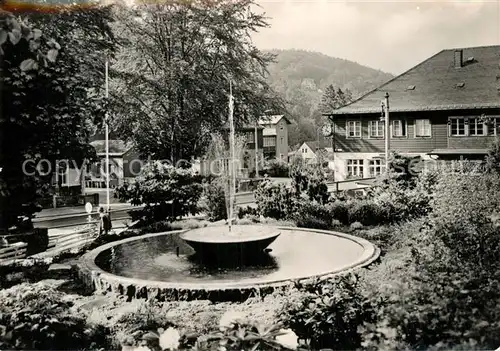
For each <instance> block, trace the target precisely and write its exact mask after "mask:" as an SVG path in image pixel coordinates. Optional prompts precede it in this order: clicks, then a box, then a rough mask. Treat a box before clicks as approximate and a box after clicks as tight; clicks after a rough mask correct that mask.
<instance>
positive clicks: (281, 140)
mask: <svg viewBox="0 0 500 351" xmlns="http://www.w3.org/2000/svg"><path fill="white" fill-rule="evenodd" d="M280 144H281V145H283V137H281V138H280Z"/></svg>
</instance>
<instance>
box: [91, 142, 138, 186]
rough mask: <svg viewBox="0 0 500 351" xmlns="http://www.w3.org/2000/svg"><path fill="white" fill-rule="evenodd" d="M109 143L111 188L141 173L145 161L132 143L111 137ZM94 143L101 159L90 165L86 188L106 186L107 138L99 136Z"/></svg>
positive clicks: (92, 143)
mask: <svg viewBox="0 0 500 351" xmlns="http://www.w3.org/2000/svg"><path fill="white" fill-rule="evenodd" d="M108 143H109V174H110V177H109V179H110V181H109V183H110V188H115V187H117V186H119V185H122V184H123V183H124V182H125V181H128V180H131V179H133V178H135V177H136V176H137V175H139V173H140V171H141V168H142V164H143V161H142V160H141V158H140V155H139V153H138V152H137V150H136V149H135V148H134V147H133V145H132V143H127V142H124V141H123V140H119V139H110V140H109V141H108ZM90 145H92V146H93V147H94V148H95V150H96V153H97V157H98V158H99V161H98V162H96V163H94V164H91V165H88V167H87V171H86V175H85V187H86V188H106V144H105V140H102V139H101V138H97V139H95V140H93V141H92V142H91V143H90Z"/></svg>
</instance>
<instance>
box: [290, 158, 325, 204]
mask: <svg viewBox="0 0 500 351" xmlns="http://www.w3.org/2000/svg"><path fill="white" fill-rule="evenodd" d="M290 177H291V178H292V188H293V189H294V194H295V197H297V198H300V197H301V196H302V194H306V195H307V196H308V198H309V200H311V201H313V200H314V201H317V202H319V203H322V204H326V203H328V201H329V199H330V193H329V192H328V186H327V185H326V175H325V173H324V172H323V170H322V169H320V168H319V167H313V166H307V165H303V164H302V163H299V164H294V165H293V166H292V167H291V168H290Z"/></svg>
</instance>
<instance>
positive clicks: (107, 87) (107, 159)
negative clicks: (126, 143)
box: [104, 57, 109, 213]
mask: <svg viewBox="0 0 500 351" xmlns="http://www.w3.org/2000/svg"><path fill="white" fill-rule="evenodd" d="M108 66H109V62H108V58H107V57H106V102H109V78H108ZM108 117H109V116H108V108H106V115H105V117H104V125H105V128H106V130H105V134H106V137H105V138H106V141H105V142H106V209H107V212H108V213H109V120H108Z"/></svg>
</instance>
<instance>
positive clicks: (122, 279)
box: [79, 225, 379, 300]
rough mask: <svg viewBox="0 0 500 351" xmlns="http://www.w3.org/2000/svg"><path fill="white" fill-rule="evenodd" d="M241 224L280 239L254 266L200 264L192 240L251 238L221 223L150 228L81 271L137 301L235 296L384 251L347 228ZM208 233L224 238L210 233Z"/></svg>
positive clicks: (329, 271) (86, 262) (85, 262)
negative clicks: (158, 230)
mask: <svg viewBox="0 0 500 351" xmlns="http://www.w3.org/2000/svg"><path fill="white" fill-rule="evenodd" d="M238 227H240V226H238ZM241 227H247V228H242V230H243V229H245V230H244V232H247V231H248V232H250V233H255V234H253V236H252V235H250V234H244V235H249V237H248V238H254V239H255V240H256V241H259V240H260V241H262V240H264V239H266V240H268V239H270V238H272V239H273V240H274V241H272V242H271V243H270V244H269V249H270V250H269V251H270V252H261V253H260V254H259V255H256V256H255V259H254V260H253V261H251V262H250V264H246V265H238V264H234V265H231V266H218V265H213V264H212V265H207V264H205V263H204V262H200V261H199V260H197V259H196V257H197V252H195V250H194V248H193V247H192V246H191V244H193V243H195V242H199V241H200V240H203V242H206V241H208V242H212V243H213V244H217V243H219V244H220V243H221V242H222V243H227V242H228V240H229V242H231V240H232V241H236V242H239V240H244V239H242V238H235V237H234V236H235V235H236V234H237V233H238V232H234V233H233V234H231V235H227V230H228V228H227V226H213V227H206V228H200V229H196V230H193V231H189V232H186V231H174V232H166V233H156V234H146V235H142V236H139V237H134V238H129V239H124V240H120V241H117V242H113V243H109V244H106V245H103V246H101V247H98V248H96V249H94V250H92V251H90V252H89V253H87V254H85V255H84V256H83V257H82V258H81V259H80V263H79V268H80V269H79V274H80V276H81V277H82V278H83V280H84V282H85V283H86V284H87V285H88V286H91V287H92V288H94V289H95V290H98V291H101V292H102V291H113V292H115V293H119V294H124V295H127V296H128V297H129V299H132V298H156V299H159V300H166V299H196V298H198V299H212V300H229V299H233V297H228V294H229V295H230V294H236V293H237V294H239V295H242V294H251V293H255V292H259V293H265V292H266V291H272V290H273V289H274V288H276V287H283V286H287V285H290V284H291V283H292V282H293V281H297V280H298V281H302V280H307V279H311V278H317V277H323V278H327V277H330V276H333V275H335V274H339V273H342V272H345V271H348V270H351V269H355V268H359V267H363V266H366V265H368V264H370V263H371V262H373V261H374V260H375V259H376V258H377V257H378V255H379V250H378V249H377V248H376V247H375V246H374V245H373V244H371V243H370V242H368V241H367V240H364V239H361V238H357V237H354V236H351V235H347V234H343V233H338V232H331V231H324V230H314V229H306V228H294V227H280V228H278V227H271V226H259V225H258V226H241ZM204 231H205V232H204ZM189 233H190V234H189ZM203 233H221V234H220V235H221V236H220V237H217V235H215V234H214V237H213V238H212V237H211V238H208V236H206V237H203ZM271 234H272V235H271ZM205 235H206V234H205ZM223 237H224V238H225V239H223ZM231 237H233V238H232V239H231ZM248 238H247V239H246V240H248ZM250 241H251V240H250ZM194 246H196V244H194ZM266 251H268V250H266ZM234 299H237V298H234Z"/></svg>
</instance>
